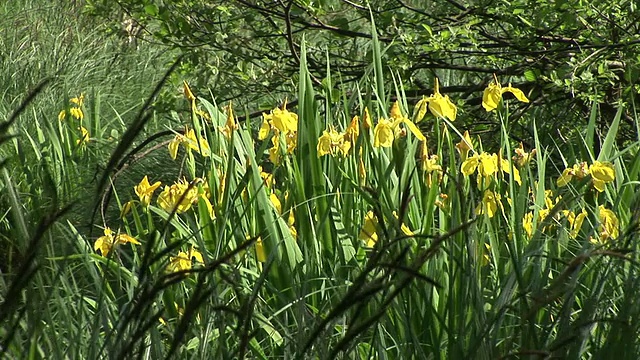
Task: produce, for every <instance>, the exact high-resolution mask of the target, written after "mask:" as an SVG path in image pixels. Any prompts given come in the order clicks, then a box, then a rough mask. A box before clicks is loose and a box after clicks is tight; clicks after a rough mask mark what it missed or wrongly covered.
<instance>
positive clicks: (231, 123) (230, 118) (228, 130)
mask: <svg viewBox="0 0 640 360" xmlns="http://www.w3.org/2000/svg"><path fill="white" fill-rule="evenodd" d="M237 128H238V124H237V123H236V118H235V116H234V115H233V106H232V105H231V101H229V106H228V107H227V122H226V123H225V125H224V126H222V127H220V132H222V134H223V135H224V136H225V137H226V138H227V139H231V134H232V133H233V131H234V130H235V129H237ZM207 146H208V144H207Z"/></svg>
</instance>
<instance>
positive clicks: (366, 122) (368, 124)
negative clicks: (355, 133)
mask: <svg viewBox="0 0 640 360" xmlns="http://www.w3.org/2000/svg"><path fill="white" fill-rule="evenodd" d="M362 126H364V128H365V129H371V128H372V127H373V122H372V121H371V115H369V109H368V108H366V107H365V108H364V114H363V115H362Z"/></svg>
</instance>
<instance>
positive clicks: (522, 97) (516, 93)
mask: <svg viewBox="0 0 640 360" xmlns="http://www.w3.org/2000/svg"><path fill="white" fill-rule="evenodd" d="M506 92H510V93H512V94H513V95H514V96H515V97H516V99H518V100H520V101H522V102H523V103H528V102H529V99H527V97H526V95H525V94H524V93H523V92H522V90H520V89H516V88H514V87H513V86H511V84H509V86H507V87H505V88H503V89H502V93H503V94H504V93H506Z"/></svg>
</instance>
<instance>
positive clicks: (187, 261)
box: [167, 246, 204, 272]
mask: <svg viewBox="0 0 640 360" xmlns="http://www.w3.org/2000/svg"><path fill="white" fill-rule="evenodd" d="M194 260H195V261H196V262H199V263H201V264H203V263H204V259H203V258H202V254H201V253H200V252H199V251H198V250H196V249H195V248H194V247H193V246H192V247H191V248H190V249H189V252H184V251H180V252H178V256H172V257H171V259H170V260H169V265H168V266H167V270H168V271H169V272H179V271H187V270H191V267H192V266H193V261H194Z"/></svg>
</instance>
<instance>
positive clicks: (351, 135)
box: [344, 115, 360, 144]
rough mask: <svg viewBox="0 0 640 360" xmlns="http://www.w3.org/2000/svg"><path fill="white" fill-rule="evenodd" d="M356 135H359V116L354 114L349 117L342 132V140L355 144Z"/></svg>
mask: <svg viewBox="0 0 640 360" xmlns="http://www.w3.org/2000/svg"><path fill="white" fill-rule="evenodd" d="M358 135H360V118H359V117H358V115H356V116H354V117H353V118H352V119H351V123H350V124H349V126H348V127H347V130H345V132H344V140H345V141H347V142H350V143H351V144H355V143H356V141H357V140H358Z"/></svg>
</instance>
